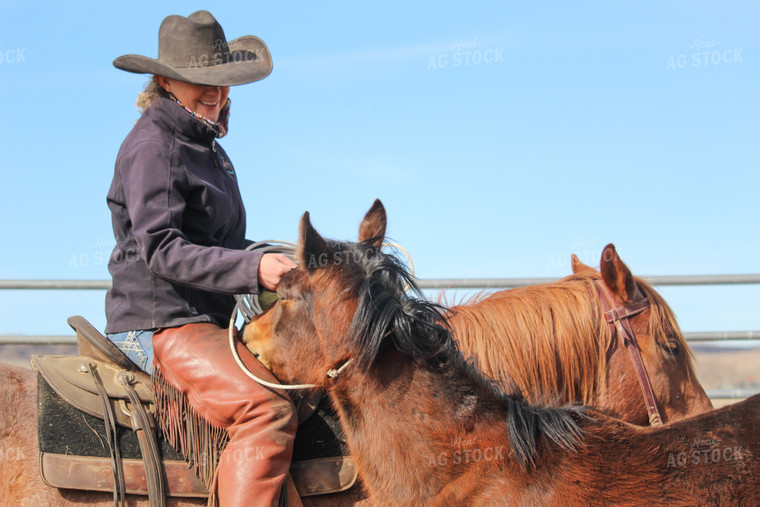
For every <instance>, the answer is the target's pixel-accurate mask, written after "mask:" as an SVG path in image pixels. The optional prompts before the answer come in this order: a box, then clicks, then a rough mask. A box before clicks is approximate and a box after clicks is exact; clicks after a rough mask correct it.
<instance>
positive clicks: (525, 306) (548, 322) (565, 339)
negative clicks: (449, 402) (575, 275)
mask: <svg viewBox="0 0 760 507" xmlns="http://www.w3.org/2000/svg"><path fill="white" fill-rule="evenodd" d="M592 290H593V289H592V288H591V287H590V285H589V283H588V281H584V280H580V279H579V280H575V279H572V280H571V279H568V280H563V281H561V282H557V283H554V284H546V285H539V286H532V287H523V288H517V289H510V290H507V291H500V292H497V293H495V294H493V295H491V296H489V297H486V298H483V299H475V300H473V301H471V302H470V303H469V304H464V305H459V306H454V307H452V308H451V311H452V312H451V313H452V316H451V318H450V324H451V327H452V330H453V336H454V338H455V339H456V341H457V343H458V344H459V348H460V349H461V350H462V351H463V352H464V353H465V355H471V356H474V357H475V358H476V359H477V361H478V366H479V367H480V368H481V369H482V370H483V371H484V372H486V373H487V374H488V375H489V376H490V377H491V378H492V379H493V380H495V381H497V382H500V383H502V384H503V386H504V387H505V388H506V390H508V391H509V390H512V389H513V388H514V384H516V385H517V386H518V387H519V388H520V389H521V390H522V392H523V394H524V395H525V396H526V398H528V399H529V400H530V401H532V402H534V403H549V402H551V403H557V404H559V405H561V404H565V403H571V402H575V401H581V402H583V403H585V404H594V403H595V402H596V401H597V396H599V395H600V390H602V389H603V386H604V371H605V365H606V364H605V363H606V357H605V352H606V346H607V340H608V337H609V336H608V331H607V330H606V325H604V323H603V322H602V321H601V317H600V312H599V310H598V307H597V304H596V302H595V301H594V300H593V299H592V298H593V295H592V292H591V291H592ZM494 344H497V346H495V345H494ZM510 383H511V384H510ZM547 397H548V398H549V399H547Z"/></svg>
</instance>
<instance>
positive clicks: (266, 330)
mask: <svg viewBox="0 0 760 507" xmlns="http://www.w3.org/2000/svg"><path fill="white" fill-rule="evenodd" d="M386 223H387V219H386V213H385V208H384V207H383V205H382V203H381V202H380V201H379V200H376V201H375V203H374V204H373V205H372V207H371V208H370V210H369V211H368V212H367V214H366V216H365V217H364V219H363V220H362V222H361V225H360V227H359V241H358V242H357V243H352V242H337V241H329V240H326V239H324V238H323V237H322V236H321V235H320V234H319V233H318V232H317V231H316V230H315V229H314V227H313V226H312V224H311V220H310V217H309V213H308V212H307V213H305V214H304V215H303V217H302V219H301V224H300V229H299V248H298V253H297V257H298V261H299V266H298V268H297V269H293V270H291V271H290V272H288V273H287V274H286V275H285V276H283V278H282V280H281V282H280V285H279V286H278V288H277V299H278V301H277V303H276V304H275V305H273V306H272V307H271V308H270V309H269V310H268V311H267V312H265V313H264V314H262V315H260V316H259V317H257V318H254V319H253V320H252V321H251V322H250V323H249V325H248V326H247V327H246V331H245V333H244V341H245V342H246V345H247V346H248V348H249V349H250V350H252V351H253V352H254V353H255V354H256V355H257V356H258V357H259V360H260V361H261V362H262V363H263V364H264V365H265V366H267V367H268V368H269V369H270V370H271V371H272V372H273V373H274V375H275V376H276V377H277V378H279V379H280V380H281V381H283V382H295V383H309V384H314V385H316V386H320V387H322V386H324V385H325V383H326V382H327V380H328V378H329V376H328V375H333V376H334V375H335V372H340V371H342V369H343V368H345V367H346V366H347V365H348V363H349V361H351V362H353V363H354V364H355V365H356V366H357V367H359V368H361V369H367V368H369V367H370V366H372V364H373V362H374V360H375V358H376V357H377V356H378V354H380V353H381V351H383V350H385V347H384V344H385V343H386V342H387V341H389V340H391V341H393V344H394V346H395V348H396V349H398V350H401V351H403V352H404V353H408V354H410V355H412V356H414V357H426V356H429V355H431V354H434V353H435V352H436V351H438V350H439V349H440V348H441V347H443V346H444V345H445V344H447V343H449V341H450V334H449V333H448V331H447V330H445V329H444V328H443V325H442V324H439V323H438V322H437V321H438V320H439V319H440V321H441V322H443V320H444V319H443V316H442V314H440V313H438V312H437V311H435V305H432V304H430V303H428V302H426V301H425V300H424V299H422V298H415V297H410V296H408V295H407V289H409V288H410V287H411V291H410V292H411V293H412V295H419V294H420V293H419V289H418V288H417V287H416V285H415V283H414V281H413V280H412V277H411V275H410V274H409V272H408V271H407V270H406V269H405V268H404V267H403V265H402V264H401V263H400V262H399V261H398V260H397V259H396V258H395V257H394V256H392V255H386V254H384V253H383V252H382V251H381V248H382V245H383V241H384V239H385V229H386ZM423 307H424V308H423ZM430 310H432V311H430ZM410 323H411V324H410ZM417 326H423V327H424V326H428V327H431V326H432V327H436V326H438V327H439V328H440V331H441V332H440V333H433V336H434V337H435V338H433V339H432V342H425V341H420V340H415V339H414V338H413V336H414V334H415V332H416V331H417V329H415V328H416V327H417Z"/></svg>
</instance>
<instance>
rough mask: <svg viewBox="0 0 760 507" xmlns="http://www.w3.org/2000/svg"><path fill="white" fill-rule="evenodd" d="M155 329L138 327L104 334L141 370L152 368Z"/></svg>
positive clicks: (146, 371)
mask: <svg viewBox="0 0 760 507" xmlns="http://www.w3.org/2000/svg"><path fill="white" fill-rule="evenodd" d="M155 331H156V330H155V329H139V330H137V331H125V332H123V333H112V334H108V335H106V336H107V337H108V339H109V340H110V341H111V342H113V344H114V345H116V347H117V348H118V349H119V350H121V351H122V352H124V354H126V355H127V357H128V358H129V359H130V360H131V361H132V362H133V363H135V364H136V365H137V366H138V367H139V368H140V369H141V370H142V371H144V372H145V373H147V374H150V373H151V372H152V370H153V333H154V332H155Z"/></svg>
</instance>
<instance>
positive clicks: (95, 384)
mask: <svg viewBox="0 0 760 507" xmlns="http://www.w3.org/2000/svg"><path fill="white" fill-rule="evenodd" d="M68 323H69V325H70V326H71V327H72V328H73V329H74V330H75V331H76V335H77V346H78V351H79V356H38V355H35V356H32V359H31V363H32V367H33V368H34V369H35V370H36V371H37V372H38V435H39V445H40V473H41V475H42V479H43V481H44V482H45V483H46V484H47V485H49V486H52V487H56V488H67V489H82V490H90V491H105V492H108V491H112V492H114V501H115V502H116V501H117V499H119V498H120V499H122V501H123V498H124V495H125V494H136V495H148V497H149V499H150V504H151V506H153V505H165V499H166V497H188V498H192V497H195V498H202V497H207V496H208V487H207V485H206V484H205V482H204V481H203V480H202V479H200V478H199V476H198V473H197V470H196V467H193V466H189V464H188V461H187V460H186V459H185V457H184V456H182V454H181V453H180V452H179V451H177V450H176V449H174V448H173V447H172V446H171V445H170V444H169V443H168V442H167V441H165V440H164V439H163V436H162V434H161V431H157V425H156V421H155V418H154V414H155V404H154V400H153V392H152V383H151V378H150V376H149V375H148V374H147V373H145V372H143V371H142V370H140V369H138V368H137V366H136V365H135V364H134V363H132V361H130V360H129V358H127V357H126V355H124V353H123V352H121V350H119V349H118V348H117V347H116V346H115V345H114V344H113V343H112V342H110V341H109V340H108V339H107V338H106V337H105V336H103V335H102V334H100V333H99V332H98V331H97V330H96V329H95V328H94V327H93V326H92V325H91V324H90V323H89V322H87V321H86V320H85V319H84V318H83V317H79V316H75V317H71V318H69V319H68ZM311 411H313V414H312V415H311V416H310V417H308V418H304V419H305V420H302V423H301V424H300V425H299V428H298V432H297V434H296V440H295V443H294V452H293V462H292V463H291V470H290V472H291V476H292V478H293V482H294V483H295V487H296V490H297V491H298V494H299V496H301V497H306V496H312V495H320V494H328V493H336V492H340V491H345V490H347V489H349V488H350V487H352V486H353V485H354V483H355V482H356V477H357V472H356V465H355V463H354V462H353V460H352V459H351V457H350V456H348V455H347V453H346V452H345V448H346V447H345V442H344V440H343V435H342V432H341V430H340V426H339V425H338V422H337V417H336V416H335V413H334V411H333V410H332V408H331V407H330V406H329V402H328V401H327V400H326V399H323V400H321V401H320V402H319V403H318V404H316V406H312V407H311ZM299 415H300V416H301V417H303V414H302V413H300V414H299Z"/></svg>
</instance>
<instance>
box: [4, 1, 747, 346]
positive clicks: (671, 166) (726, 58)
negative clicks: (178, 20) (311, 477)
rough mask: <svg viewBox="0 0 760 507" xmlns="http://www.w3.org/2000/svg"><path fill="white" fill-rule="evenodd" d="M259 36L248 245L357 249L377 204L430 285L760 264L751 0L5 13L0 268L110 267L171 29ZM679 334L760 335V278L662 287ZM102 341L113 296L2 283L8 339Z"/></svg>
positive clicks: (293, 4) (247, 103) (236, 146)
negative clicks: (142, 99)
mask: <svg viewBox="0 0 760 507" xmlns="http://www.w3.org/2000/svg"><path fill="white" fill-rule="evenodd" d="M198 9H209V10H210V11H211V12H212V13H213V14H214V15H215V16H216V18H217V19H218V20H219V21H220V22H221V24H222V26H223V27H224V29H225V32H226V34H227V38H228V39H233V38H235V37H239V36H242V35H248V34H253V35H258V36H260V37H261V38H262V39H264V41H266V43H267V44H268V46H269V49H270V51H271V53H272V56H273V60H274V71H273V72H272V75H271V76H270V77H268V78H267V79H265V80H263V81H261V82H258V83H253V84H250V85H245V86H242V87H233V89H232V91H231V93H230V98H231V99H232V103H233V104H232V116H231V121H230V133H229V135H228V136H227V137H226V138H224V139H223V140H222V142H221V143H222V145H223V146H224V147H225V149H226V150H227V152H228V154H229V155H230V156H231V158H232V161H233V163H234V164H235V167H236V170H237V173H238V176H239V181H240V185H241V190H242V193H243V197H244V200H245V203H246V207H247V210H248V217H249V221H248V236H249V237H250V238H251V239H273V238H274V239H283V240H295V239H296V233H297V225H298V220H299V218H300V216H301V214H302V213H303V212H304V211H306V210H308V211H310V212H311V216H312V221H313V223H314V224H315V226H316V227H317V229H318V230H319V231H320V232H322V233H323V234H324V235H326V236H329V237H332V238H336V239H355V238H356V235H357V228H358V223H359V221H360V219H361V217H362V216H363V214H364V213H365V211H366V210H367V209H368V208H369V206H370V204H371V203H372V201H373V200H374V199H375V198H376V197H379V198H381V199H382V200H383V202H384V204H385V206H386V208H387V211H388V215H389V229H388V233H389V236H390V237H392V238H393V239H394V240H396V241H398V242H399V243H401V244H403V245H404V246H405V248H406V249H407V250H408V251H409V252H410V253H411V255H412V256H413V258H414V262H415V265H416V268H417V274H418V276H419V277H422V278H461V277H561V276H564V275H567V274H569V273H570V264H569V257H570V254H571V253H577V254H579V255H580V257H581V259H582V260H584V261H585V262H587V263H588V264H591V265H594V266H597V265H598V264H599V256H600V254H601V250H602V248H603V247H604V245H605V244H607V243H610V242H612V243H615V244H616V246H617V247H618V251H619V253H620V254H621V257H622V258H623V259H624V260H625V261H626V262H627V264H628V265H629V266H630V267H631V269H632V270H633V271H634V273H636V274H638V275H643V276H646V275H696V274H727V273H760V263H759V262H758V252H760V238H759V237H758V227H757V223H758V218H760V211H759V210H758V202H757V200H758V199H757V198H758V188H759V187H760V176H758V165H759V163H760V142H758V134H759V133H760V132H759V130H758V118H760V93H759V86H758V85H760V54H759V52H758V50H759V49H760V31H759V30H758V27H759V26H760V4H759V3H758V2H726V1H715V2H638V1H637V2H607V1H605V2H601V1H600V2H482V1H477V0H476V1H468V2H442V1H423V2H408V1H404V2H401V1H386V0H384V1H368V2H358V1H356V2H349V1H319V2H305V1H289V2H260V1H250V2H231V3H227V2H213V3H210V4H209V3H199V2H195V1H189V2H188V1H182V2H155V1H151V2H146V1H130V2H82V1H77V0H74V1H66V2H52V1H50V2H37V1H32V0H23V1H22V0H3V1H2V3H0V55H2V61H0V111H1V112H2V118H3V121H2V123H1V124H0V157H2V158H1V160H2V163H1V164H0V170H1V171H2V179H1V180H0V181H1V182H2V183H0V237H1V238H2V240H1V241H2V248H0V278H1V279H27V278H30V279H107V278H108V277H109V275H108V271H107V268H106V260H107V258H108V256H109V254H110V250H111V248H112V247H113V236H112V232H111V225H110V215H109V212H108V208H107V206H106V201H105V196H106V192H107V190H108V187H109V184H110V181H111V177H112V175H113V164H114V160H115V156H116V153H117V150H118V148H119V145H120V143H121V141H122V140H123V138H124V136H125V135H126V134H127V132H128V131H129V129H130V128H131V126H132V125H133V123H134V121H135V120H136V119H137V117H138V112H137V110H136V108H135V106H134V101H135V97H136V95H137V93H138V92H139V91H140V89H141V88H142V87H143V85H144V84H145V83H146V81H147V79H148V77H147V76H143V75H136V74H129V73H126V72H122V71H119V70H117V69H115V68H114V67H113V66H112V64H111V62H112V61H113V59H114V58H116V57H117V56H120V55H123V54H127V53H138V54H143V55H147V56H151V57H156V56H157V34H158V27H159V25H160V22H161V20H162V19H163V18H164V17H165V16H167V15H169V14H182V15H185V16H187V15H189V14H190V13H192V12H193V11H195V10H198ZM661 292H662V293H663V295H664V296H665V298H666V299H667V300H668V301H669V302H670V303H671V304H672V306H673V307H674V309H675V311H676V314H677V315H678V317H679V320H680V323H681V327H682V328H683V330H684V331H714V330H754V329H758V328H760V322H759V321H758V313H759V312H758V300H760V297H759V296H760V287H758V286H745V287H708V288H693V287H692V288H687V289H683V288H676V287H662V288H661ZM72 314H82V315H84V316H85V317H87V318H88V319H90V320H91V321H92V322H93V323H94V324H95V325H96V326H97V327H99V328H101V329H102V328H103V327H104V325H105V317H104V311H103V293H102V292H91V293H76V292H54V293H43V292H38V291H26V292H22V291H0V334H9V333H28V334H68V333H69V330H68V327H67V326H66V323H65V319H66V317H67V316H69V315H72Z"/></svg>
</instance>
